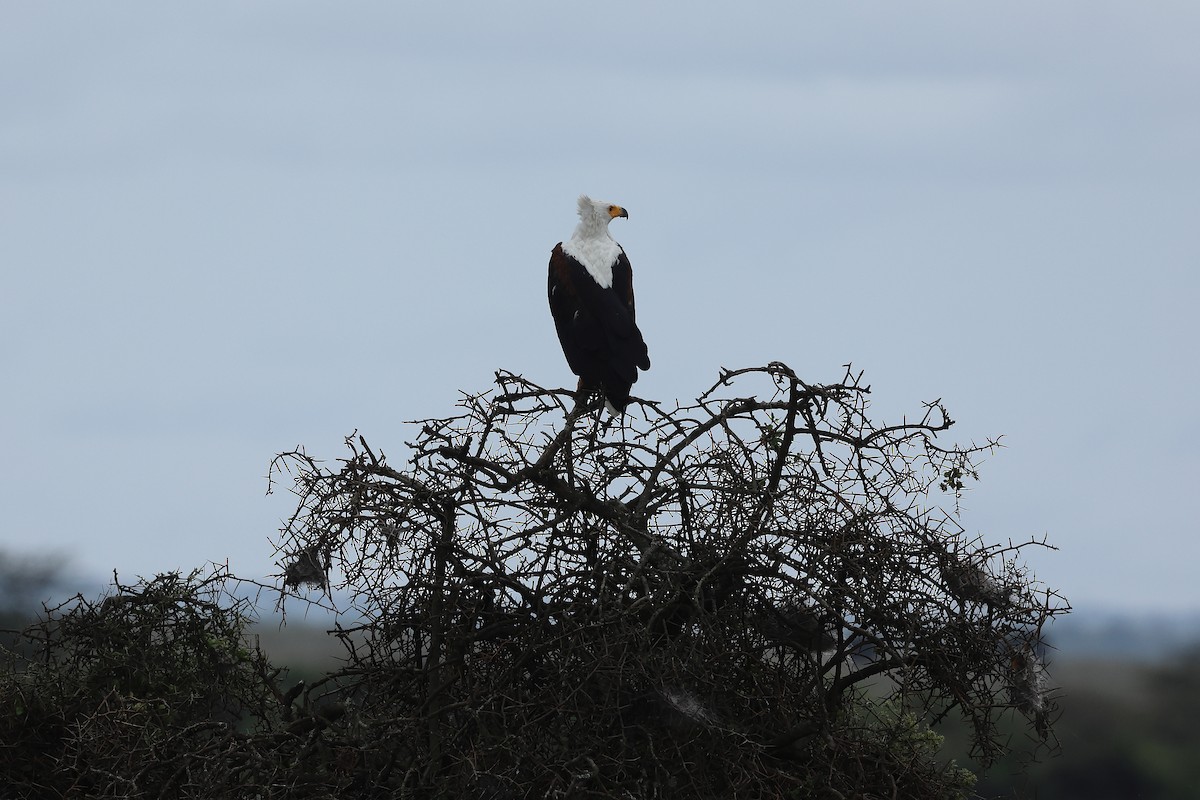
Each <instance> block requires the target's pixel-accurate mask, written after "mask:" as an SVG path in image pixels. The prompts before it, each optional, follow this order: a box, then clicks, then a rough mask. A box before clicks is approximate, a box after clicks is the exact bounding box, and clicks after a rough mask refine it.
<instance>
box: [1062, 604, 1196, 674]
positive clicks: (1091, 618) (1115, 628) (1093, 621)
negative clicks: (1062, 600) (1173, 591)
mask: <svg viewBox="0 0 1200 800" xmlns="http://www.w3.org/2000/svg"><path fill="white" fill-rule="evenodd" d="M1047 634H1048V635H1047V636H1046V640H1047V641H1048V642H1049V643H1050V644H1051V645H1052V646H1053V647H1054V648H1055V649H1056V650H1057V654H1058V655H1060V656H1063V657H1067V658H1115V659H1120V660H1124V661H1136V662H1154V661H1159V660H1161V659H1162V658H1164V657H1166V656H1170V655H1172V654H1174V653H1177V652H1179V651H1181V650H1184V649H1186V648H1188V647H1190V646H1194V645H1198V644H1200V612H1197V611H1193V612H1164V613H1154V612H1128V611H1080V610H1076V611H1073V612H1072V613H1070V614H1068V615H1067V616H1065V617H1062V618H1060V619H1057V620H1055V622H1054V627H1053V629H1052V630H1050V631H1048V632H1047Z"/></svg>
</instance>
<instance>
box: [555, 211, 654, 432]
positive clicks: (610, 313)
mask: <svg viewBox="0 0 1200 800" xmlns="http://www.w3.org/2000/svg"><path fill="white" fill-rule="evenodd" d="M617 217H624V218H626V219H628V218H629V213H628V212H627V211H626V210H625V209H623V208H621V207H620V206H616V205H612V204H611V203H603V202H600V201H598V200H593V199H591V198H590V197H588V196H587V195H581V196H580V198H579V225H577V226H576V228H575V233H573V234H571V238H570V239H568V240H567V241H565V242H559V243H558V244H557V245H555V246H554V250H553V251H552V252H551V253H550V273H549V281H548V286H547V292H548V294H549V297H550V313H551V314H552V315H553V316H554V327H555V328H557V329H558V341H559V342H561V343H562V349H563V354H564V355H565V356H566V357H567V363H568V364H569V365H570V366H571V371H572V372H574V373H575V374H576V375H578V376H579V390H580V392H584V391H587V390H594V391H598V392H600V393H601V394H602V395H603V396H604V399H605V400H606V401H607V403H608V405H609V407H610V408H609V410H610V411H612V412H613V413H623V412H624V411H625V406H626V405H628V404H629V390H630V388H631V387H632V386H633V384H634V383H635V382H636V381H637V379H638V367H641V368H642V369H644V370H646V369H650V356H649V354H648V353H647V351H646V342H645V341H643V340H642V332H641V331H639V330H638V326H637V323H636V322H635V321H634V307H633V270H632V269H631V268H630V266H629V259H628V258H627V257H626V256H625V250H624V249H623V248H622V247H621V245H619V244H617V243H616V242H615V241H614V240H613V238H612V236H611V235H610V234H609V232H608V223H610V222H612V221H613V220H614V219H616V218H617Z"/></svg>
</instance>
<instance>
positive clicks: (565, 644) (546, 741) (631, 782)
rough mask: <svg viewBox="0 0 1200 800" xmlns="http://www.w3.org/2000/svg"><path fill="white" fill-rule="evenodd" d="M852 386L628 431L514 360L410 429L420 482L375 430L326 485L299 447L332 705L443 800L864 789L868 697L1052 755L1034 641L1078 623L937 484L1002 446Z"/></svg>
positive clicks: (293, 539) (297, 524) (985, 747)
mask: <svg viewBox="0 0 1200 800" xmlns="http://www.w3.org/2000/svg"><path fill="white" fill-rule="evenodd" d="M861 377H862V376H861V374H858V375H855V374H853V373H852V372H850V371H849V369H848V370H847V373H846V375H845V377H844V378H843V380H842V382H840V383H838V384H835V385H811V384H807V383H804V382H803V381H801V380H800V379H799V378H798V377H797V376H796V375H795V373H794V372H793V371H792V370H791V369H789V368H788V367H787V366H785V365H783V364H778V363H772V364H769V365H767V366H765V367H757V368H750V369H741V370H736V371H723V372H722V374H721V376H720V379H719V380H718V381H717V382H716V384H714V385H713V386H712V387H711V388H710V389H709V390H708V391H707V392H705V393H704V394H703V395H701V397H700V398H699V399H698V400H697V401H696V403H695V404H693V405H688V406H678V407H675V408H665V407H664V406H663V405H661V404H658V403H652V402H645V401H635V402H634V404H633V405H631V406H630V414H629V416H628V417H626V418H625V420H624V421H623V424H613V425H611V426H610V425H607V424H604V423H602V422H601V421H600V418H599V416H598V408H596V407H595V405H594V404H593V405H588V404H586V403H573V404H572V402H571V401H572V395H571V394H570V393H567V392H563V391H561V390H547V389H543V388H541V387H538V386H536V385H534V384H532V383H530V382H529V381H527V380H525V379H523V378H521V377H520V376H518V375H513V374H511V373H505V372H501V373H498V374H497V377H496V382H497V386H498V389H497V391H495V392H488V393H483V394H479V395H471V396H467V397H466V398H465V399H464V400H463V401H462V403H461V404H460V405H461V408H462V413H460V414H459V415H458V416H455V417H452V418H448V419H441V420H426V421H424V422H422V423H420V434H419V436H418V437H417V438H416V440H415V441H413V442H411V443H409V445H408V447H409V450H410V452H409V454H408V457H407V459H406V461H405V464H404V466H403V467H400V468H397V467H391V466H389V465H388V463H387V461H386V459H385V458H384V456H383V455H382V454H378V453H376V452H375V451H373V450H372V449H371V448H370V447H368V446H367V443H366V441H365V439H363V438H362V437H350V438H348V439H347V446H348V448H349V450H350V454H349V456H348V457H347V458H345V459H343V460H342V461H341V462H340V463H339V464H338V465H337V466H336V467H335V468H333V469H329V468H326V467H324V466H323V465H322V464H320V463H319V462H317V461H316V460H314V459H312V458H311V457H309V456H308V455H307V454H305V453H303V452H302V451H296V452H291V453H286V454H283V455H281V456H280V457H279V458H278V459H277V460H276V462H275V464H274V465H273V469H272V472H273V475H278V474H280V473H281V472H283V471H288V472H290V473H291V474H292V476H293V477H294V480H295V489H294V491H295V492H296V493H297V495H298V496H299V498H300V504H299V508H298V510H297V512H296V514H295V515H294V516H293V517H292V519H291V520H290V521H289V522H288V524H287V526H286V527H285V528H284V530H283V534H282V538H281V539H280V541H279V542H278V548H279V551H280V553H281V555H282V558H283V560H282V562H281V563H282V565H283V566H284V567H285V582H286V583H287V584H288V586H289V587H290V588H291V589H298V588H299V586H301V585H303V584H313V585H318V586H320V587H322V589H324V588H326V587H327V586H329V587H330V588H331V590H332V591H333V592H340V593H344V594H345V595H347V596H349V597H350V608H349V609H346V611H347V612H348V613H349V614H352V615H354V616H355V618H357V619H358V620H360V622H359V623H357V625H356V626H355V627H353V628H352V629H349V630H347V631H345V632H344V634H343V635H344V636H345V639H346V641H347V644H348V660H349V664H348V666H347V670H346V674H345V679H344V680H342V681H341V682H340V683H339V686H338V689H337V691H338V692H339V693H340V694H341V695H342V696H344V697H345V698H349V699H351V700H352V701H353V703H355V704H356V705H357V706H358V707H360V708H361V709H363V713H364V716H363V717H362V718H363V719H367V720H374V722H373V723H371V725H373V726H374V727H375V729H376V730H375V733H376V734H377V736H378V737H380V740H381V741H383V740H384V739H386V740H387V741H389V742H391V745H390V748H391V749H389V750H387V754H388V755H387V757H388V758H390V759H391V761H390V762H389V764H391V765H392V766H390V767H389V770H390V772H389V774H392V775H395V776H397V777H396V780H398V781H400V782H401V783H402V784H403V785H405V786H406V787H415V786H422V787H424V788H425V789H428V790H431V791H433V790H436V791H437V792H444V793H446V794H447V796H460V795H455V794H454V793H455V792H459V793H462V792H468V791H470V792H476V793H481V792H482V793H484V794H486V793H487V791H491V792H493V794H492V795H491V796H494V797H497V798H498V797H507V796H513V797H520V796H565V795H566V794H568V793H569V794H570V795H571V796H575V795H577V794H579V793H580V792H581V791H582V787H587V790H588V791H593V792H597V793H601V794H604V793H608V796H617V794H618V792H626V793H629V794H631V796H642V795H643V794H645V793H647V792H650V791H651V788H652V787H654V786H662V785H664V781H667V782H674V783H672V784H671V785H673V786H676V787H677V789H678V790H679V791H681V792H682V793H684V794H686V793H687V792H686V791H684V790H685V789H690V790H691V791H694V792H696V793H698V795H697V796H718V795H720V794H728V793H732V792H734V790H735V789H737V790H745V789H746V788H747V787H753V786H758V787H759V788H760V789H761V788H762V787H763V786H766V785H771V786H776V787H778V786H780V785H787V784H789V783H791V784H796V785H799V784H801V783H802V782H803V780H804V778H803V777H802V776H803V775H811V774H813V772H812V770H808V771H807V772H806V771H805V770H806V769H808V768H805V769H800V768H798V767H797V766H796V765H797V764H800V763H804V764H808V765H810V766H812V765H813V764H822V765H827V766H828V768H829V769H834V765H837V768H838V769H840V770H842V773H839V774H843V773H844V774H843V777H842V779H841V780H840V783H839V784H838V786H839V787H840V788H837V789H834V791H835V792H836V791H841V792H843V793H845V794H847V796H849V795H851V794H861V793H863V792H865V791H866V789H867V788H868V787H869V785H870V780H871V778H870V776H869V775H867V773H866V772H865V771H864V770H862V769H857V768H850V767H849V766H847V765H849V764H853V763H859V764H861V763H862V762H863V760H862V759H861V758H858V749H861V748H862V747H864V746H865V745H864V744H863V743H862V742H860V741H856V740H854V738H853V736H852V735H851V734H850V733H848V731H849V730H851V728H850V727H847V726H845V725H844V724H843V723H844V721H845V720H846V719H847V717H848V716H849V715H850V712H849V711H848V710H847V709H848V708H849V707H850V706H855V707H863V706H862V704H863V702H864V700H863V698H864V697H866V696H867V694H866V692H867V691H868V690H869V696H870V697H871V698H872V700H871V702H870V703H868V704H867V706H866V707H874V708H885V707H892V706H894V707H895V708H899V709H916V710H917V711H918V712H921V713H924V712H928V713H929V714H930V715H931V716H934V715H940V714H945V713H948V712H949V711H950V710H951V709H956V710H957V713H960V714H962V715H964V716H965V717H966V718H967V719H968V720H969V721H970V722H971V724H972V726H973V730H974V731H975V747H976V752H977V754H978V755H980V756H981V757H983V758H984V759H985V760H987V759H990V758H993V757H995V756H996V755H998V754H999V753H1000V752H1001V750H1002V748H1003V742H1002V741H1001V740H1000V737H999V736H998V734H997V729H996V722H997V720H998V719H999V718H1000V717H1001V716H1002V715H1004V714H1012V713H1014V712H1015V713H1019V714H1022V715H1024V716H1025V717H1027V718H1028V720H1029V723H1030V726H1031V728H1032V729H1033V730H1034V731H1035V732H1036V733H1037V734H1038V735H1039V736H1041V737H1042V738H1043V740H1045V738H1046V737H1047V736H1048V735H1049V721H1050V719H1051V717H1052V714H1053V709H1054V706H1053V702H1052V700H1051V698H1050V697H1049V695H1048V690H1047V686H1046V676H1045V669H1044V664H1043V663H1042V660H1041V659H1042V655H1041V653H1042V647H1041V631H1042V628H1043V626H1044V624H1045V623H1046V621H1047V620H1049V619H1050V618H1052V617H1053V616H1055V615H1056V614H1060V613H1065V612H1066V611H1067V610H1068V609H1069V606H1067V604H1066V602H1065V601H1064V600H1063V599H1062V598H1061V597H1060V596H1059V595H1058V594H1057V593H1055V592H1054V591H1053V590H1051V589H1048V588H1046V587H1044V586H1042V585H1041V584H1039V583H1038V582H1036V581H1035V580H1034V579H1033V577H1032V576H1031V575H1030V574H1029V573H1028V571H1027V568H1026V567H1025V566H1024V565H1023V563H1022V562H1021V560H1020V557H1021V552H1022V551H1023V550H1024V549H1026V548H1029V547H1048V546H1049V545H1047V544H1046V542H1045V541H1034V540H1030V541H1027V542H1024V543H1022V544H1016V545H1012V544H1008V545H1006V546H993V545H986V544H984V543H983V542H982V541H980V540H978V539H975V538H972V537H969V536H967V535H966V534H965V532H964V530H963V528H962V527H961V526H960V525H959V524H958V522H957V517H956V514H955V513H954V512H943V511H941V510H940V508H939V506H938V502H939V497H942V496H944V497H946V498H947V500H949V501H951V502H952V503H956V501H957V497H958V494H959V493H960V492H961V491H962V490H964V489H965V483H964V480H965V478H968V477H973V476H976V475H977V462H978V460H979V459H980V458H981V457H982V456H984V455H986V454H987V453H989V452H990V451H992V450H993V449H994V448H995V447H996V446H997V445H996V443H995V442H992V441H989V442H986V443H985V444H983V445H979V446H975V445H972V446H968V447H957V446H946V445H943V444H941V443H939V437H940V436H941V435H942V434H944V433H945V432H946V431H947V430H948V429H949V428H950V427H951V426H952V425H953V421H952V420H951V419H950V417H949V415H948V414H947V412H946V410H945V409H944V408H943V407H942V406H941V404H940V403H931V404H928V405H927V406H926V408H925V411H924V413H923V414H922V416H921V417H920V419H918V420H917V421H915V422H909V421H904V422H901V423H898V424H891V425H882V426H876V425H874V424H873V423H872V422H871V421H870V420H869V419H868V416H867V412H868V410H869V404H868V399H869V387H866V386H864V385H862V383H861ZM746 390H750V391H749V392H748V393H747V391H746ZM735 392H742V394H740V395H739V394H736V393H735ZM889 704H890V705H889ZM781 730H782V731H790V732H795V735H791V734H785V735H782V736H781V735H780V734H779V731H781ZM397 742H401V743H400V744H397ZM856 748H857V749H856ZM382 752H383V751H382V750H381V751H380V753H375V754H364V755H363V758H364V759H366V760H367V761H370V760H371V758H383V755H382ZM814 759H816V761H814ZM856 759H857V760H856ZM681 764H688V765H690V766H689V767H688V769H687V770H680V769H679V765H681ZM392 767H394V769H393V768H392ZM897 772H902V770H900V769H899V767H896V768H895V769H893V770H891V771H890V773H889V775H890V777H889V780H893V779H897V778H895V774H894V773H897ZM910 777H912V778H913V780H926V779H928V780H933V778H929V777H928V776H926V777H925V778H922V777H920V776H916V777H913V776H910ZM681 782H690V783H689V784H688V785H687V786H684V785H683V783H681ZM830 786H831V787H832V786H833V784H830ZM910 788H911V787H910ZM485 790H486V791H485ZM881 791H882V790H881ZM890 791H891V790H890V789H889V792H890ZM917 794H919V792H918V793H917ZM909 796H916V795H915V794H911V793H910V795H909Z"/></svg>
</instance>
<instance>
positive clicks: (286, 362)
mask: <svg viewBox="0 0 1200 800" xmlns="http://www.w3.org/2000/svg"><path fill="white" fill-rule="evenodd" d="M0 16H2V17H3V22H2V24H0V269H2V271H3V272H2V275H3V277H2V282H0V369H2V371H3V375H4V381H3V384H2V385H3V391H2V394H0V508H3V514H2V516H0V546H5V547H10V548H15V549H18V550H20V551H34V550H40V549H54V550H56V551H57V552H61V553H63V554H64V555H65V556H68V557H69V558H70V560H71V562H72V563H73V564H74V565H75V567H76V569H77V570H79V571H81V572H85V573H90V574H94V575H96V576H97V577H98V578H102V577H103V576H104V575H106V574H109V573H110V572H111V570H112V569H113V568H116V569H118V570H120V571H121V573H122V574H123V575H126V576H128V577H132V576H133V575H135V574H145V575H149V574H152V573H154V572H157V571H162V570H167V569H174V568H185V569H187V568H190V567H192V566H195V565H198V564H201V563H203V562H204V561H206V560H218V561H224V560H226V559H228V560H229V561H230V564H231V566H232V568H233V569H234V571H236V572H238V573H243V574H246V575H248V576H256V575H263V574H266V573H268V572H271V571H273V569H274V567H273V566H272V564H271V550H270V546H269V543H268V539H269V537H270V536H271V535H272V533H273V532H274V530H275V529H276V528H277V527H278V525H279V521H280V519H281V518H282V517H284V516H286V515H287V514H288V513H289V512H290V510H291V503H290V496H289V495H287V494H286V493H283V494H280V495H277V496H274V497H270V498H267V497H264V496H263V492H264V489H265V486H266V484H265V479H264V477H263V476H264V475H265V472H266V466H267V463H268V461H269V460H270V458H271V456H272V455H273V454H274V453H275V452H277V451H280V450H285V449H289V448H291V447H293V446H295V445H296V444H304V445H305V446H306V447H308V449H309V450H310V452H312V453H314V454H316V455H319V456H323V457H328V458H331V459H332V458H336V457H338V456H340V455H341V452H340V447H341V444H340V443H341V438H342V436H344V435H345V434H348V433H350V432H351V431H353V430H355V429H358V430H359V431H360V432H361V433H363V434H365V435H366V436H367V437H368V439H369V440H370V441H371V442H372V443H373V444H374V445H375V446H376V447H380V448H382V449H383V450H385V451H389V450H390V451H397V450H399V449H400V448H401V444H402V442H403V441H405V440H406V439H411V438H412V436H413V431H412V429H411V428H408V427H406V426H405V424H404V420H410V419H415V418H420V417H427V416H436V415H444V414H448V413H451V412H452V410H453V409H452V404H453V403H454V402H455V400H456V399H457V396H458V395H457V393H458V390H459V389H465V390H470V391H477V390H482V389H485V388H487V387H488V385H489V383H490V380H491V376H492V373H493V371H494V370H495V369H497V368H505V369H509V370H512V371H514V372H520V373H523V374H525V375H526V376H528V377H529V378H531V379H533V380H535V381H538V382H540V383H543V384H548V385H551V384H552V385H564V384H569V383H571V376H570V375H569V374H568V372H567V369H566V366H565V363H564V361H563V358H562V354H561V352H560V350H559V347H558V344H557V342H556V341H555V339H554V334H553V325H552V323H551V321H550V317H549V313H548V311H547V309H546V303H545V296H544V291H545V263H546V259H547V257H548V254H549V251H550V248H551V247H552V246H553V245H554V243H555V242H557V241H559V240H561V239H563V238H564V237H566V236H567V235H569V234H570V231H571V229H572V228H573V226H574V223H575V217H574V208H575V198H576V196H577V195H578V194H579V193H580V192H588V193H590V194H592V195H593V196H596V197H601V198H604V199H609V200H612V201H615V202H619V203H621V204H622V205H625V206H626V207H628V208H629V209H630V214H631V217H630V219H629V220H628V221H624V220H622V221H620V222H618V223H615V224H614V233H615V234H616V236H617V238H618V239H619V240H620V241H621V242H622V243H623V244H624V246H625V248H626V250H627V251H628V252H629V254H630V257H631V259H632V262H633V265H634V269H635V272H636V275H637V287H638V301H639V319H640V321H641V322H642V327H643V329H644V332H645V335H646V339H647V341H648V343H649V346H650V352H651V357H652V359H653V362H654V368H653V369H652V370H651V372H650V373H648V374H647V375H646V376H644V378H643V379H642V381H641V382H640V383H639V384H638V387H637V388H638V392H639V394H641V395H643V396H647V397H652V398H656V399H660V400H673V399H675V398H682V399H687V398H690V397H694V396H695V395H696V393H698V392H699V391H701V390H703V389H704V388H705V387H706V386H707V385H708V384H709V383H710V382H711V380H712V378H713V376H714V375H715V374H716V372H717V369H718V368H719V367H720V366H748V365H752V364H762V363H765V362H767V361H770V360H773V359H779V360H783V361H786V362H788V363H789V364H791V365H792V366H793V367H794V368H796V369H797V370H798V371H799V372H800V373H801V374H802V375H803V377H804V378H805V379H806V380H808V381H810V382H829V381H832V380H836V379H837V378H839V377H840V376H841V374H842V369H841V365H842V364H845V363H847V362H853V363H854V364H855V366H856V367H857V368H862V369H865V370H866V373H867V378H868V380H869V381H870V382H871V383H872V384H873V386H874V387H875V392H876V405H875V408H876V410H877V412H878V414H879V416H881V417H883V418H885V419H895V418H897V417H899V415H900V414H902V413H905V412H908V413H914V412H916V411H918V410H919V408H920V403H921V402H922V401H924V400H930V399H934V398H938V397H941V398H942V399H943V400H944V402H945V403H946V404H947V405H948V407H949V409H950V411H951V414H952V415H953V416H954V417H955V418H956V419H958V420H959V421H960V426H959V430H958V433H957V438H958V439H961V440H963V441H966V440H970V439H982V438H985V437H987V436H989V435H1001V434H1002V435H1004V437H1005V438H1004V441H1005V443H1006V445H1007V449H1006V450H1004V451H1002V452H1001V453H999V454H998V455H997V456H995V457H994V458H992V459H991V460H989V461H988V462H987V463H986V464H985V466H984V470H983V482H982V484H981V485H980V486H979V487H978V488H977V490H975V491H974V492H973V493H972V494H970V495H969V496H968V497H967V498H966V500H965V503H964V506H965V509H966V512H965V515H964V518H963V523H964V525H965V526H966V527H967V529H968V530H969V531H972V532H976V531H977V532H980V533H982V534H984V535H985V537H987V538H988V539H989V540H992V541H1003V540H1006V539H1008V538H1013V539H1024V538H1028V537H1029V536H1032V535H1041V534H1043V533H1045V534H1048V535H1049V537H1050V540H1051V541H1052V542H1053V543H1055V544H1057V545H1059V546H1060V547H1061V548H1062V549H1061V551H1060V552H1058V553H1055V554H1047V555H1044V556H1038V557H1037V558H1036V560H1035V567H1036V568H1037V571H1038V573H1039V575H1040V576H1041V577H1042V578H1044V579H1045V580H1046V581H1047V582H1048V583H1050V584H1052V585H1054V586H1057V587H1059V588H1061V589H1062V590H1063V591H1064V592H1065V593H1066V594H1067V596H1068V597H1069V598H1070V599H1071V600H1072V601H1073V602H1074V603H1075V604H1076V605H1077V606H1089V605H1092V606H1095V605H1104V606H1109V607H1133V608H1142V609H1144V608H1158V607H1164V608H1174V609H1179V608H1200V581H1197V580H1196V579H1195V577H1194V563H1195V562H1196V560H1197V555H1198V553H1197V550H1198V548H1197V545H1196V539H1197V533H1198V531H1197V523H1196V514H1195V510H1194V505H1195V497H1196V494H1197V490H1196V486H1197V483H1198V479H1200V469H1198V467H1197V459H1196V453H1195V448H1196V446H1197V442H1198V441H1200V423H1198V422H1197V419H1196V412H1197V410H1198V408H1200V376H1198V372H1200V370H1198V367H1197V363H1198V359H1197V355H1196V350H1197V346H1198V344H1200V322H1198V321H1197V315H1196V311H1195V306H1196V301H1197V296H1198V294H1200V285H1198V284H1200V281H1198V279H1197V265H1198V264H1200V224H1198V223H1200V190H1198V189H1197V186H1198V185H1200V147H1198V146H1197V142H1200V48H1197V47H1196V42H1197V41H1200V6H1197V5H1196V4H1195V3H1194V2H1190V1H1189V2H1155V3H1144V4H1142V3H1139V4H1133V3H1116V2H1096V1H1095V0H1071V1H1069V2H1060V3H1053V4H1047V3H1033V2H1014V3H1004V4H979V3H952V2H917V3H902V4H900V3H828V2H813V3H804V2H801V3H796V2H773V3H755V4H729V3H723V4H709V3H694V2H691V3H656V4H650V3H636V2H611V3H604V4H595V3H592V4H571V3H564V2H561V0H556V1H555V2H549V1H547V2H539V3H521V2H514V3H504V4H498V3H487V4H476V5H465V4H434V3H423V4H419V5H416V4H414V5H412V6H411V7H410V6H408V5H406V4H397V3H381V2H352V3H338V4H328V3H313V2H286V3H285V2H272V3H246V2H225V3H216V2H209V3H204V4H199V3H194V4H190V5H184V4H164V3H154V2H126V3H121V4H108V3H106V4H74V5H70V4H53V5H50V4H33V3H16V2H8V3H5V4H3V5H2V6H0Z"/></svg>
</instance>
